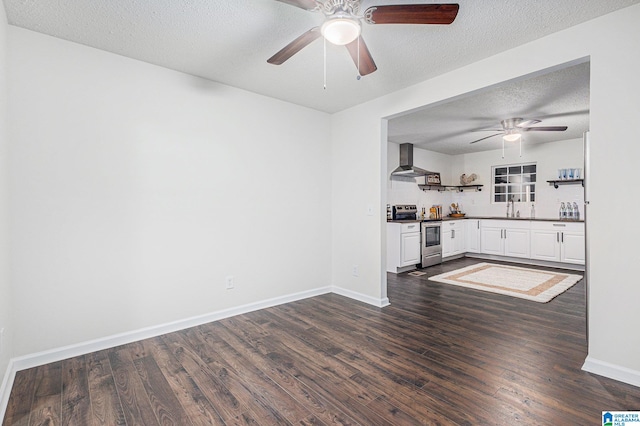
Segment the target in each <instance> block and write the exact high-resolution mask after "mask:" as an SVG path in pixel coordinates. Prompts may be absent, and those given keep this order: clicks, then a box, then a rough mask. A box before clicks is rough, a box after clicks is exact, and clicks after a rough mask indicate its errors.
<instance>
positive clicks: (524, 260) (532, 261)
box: [443, 252, 584, 272]
mask: <svg viewBox="0 0 640 426" xmlns="http://www.w3.org/2000/svg"><path fill="white" fill-rule="evenodd" d="M464 255H465V256H466V257H472V258H474V259H485V260H498V261H502V262H511V263H522V264H523V265H534V266H548V267H549V268H558V269H568V270H570V271H581V272H582V271H584V265H578V264H575V263H565V262H551V261H549V260H538V259H531V258H529V257H526V258H525V257H509V256H498V255H495V254H484V253H471V252H467V253H465V254H464ZM447 260H450V258H448V257H447V258H444V259H443V261H444V262H446V261H447Z"/></svg>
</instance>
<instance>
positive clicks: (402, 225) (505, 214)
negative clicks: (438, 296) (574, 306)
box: [387, 138, 585, 274]
mask: <svg viewBox="0 0 640 426" xmlns="http://www.w3.org/2000/svg"><path fill="white" fill-rule="evenodd" d="M387 158H388V164H387V166H388V167H387V169H388V176H389V180H388V186H387V201H388V207H387V272H391V273H396V274H398V273H402V272H407V271H412V270H415V269H423V268H428V267H430V266H433V265H437V264H440V263H441V262H446V261H448V260H452V259H457V258H460V257H464V256H467V257H477V258H479V259H489V260H502V261H509V262H516V263H523V264H530V265H541V266H549V267H558V268H564V269H574V270H584V268H585V226H584V211H583V210H584V186H583V185H584V179H583V177H584V171H583V165H584V141H583V139H582V138H579V139H571V140H566V141H555V142H552V143H545V144H538V145H535V146H530V147H527V149H526V150H524V151H523V152H522V154H520V150H519V149H518V148H517V147H511V148H509V149H507V150H506V151H505V158H502V155H501V152H500V151H496V150H492V151H482V152H478V153H467V154H461V155H446V154H442V153H438V152H432V151H428V150H425V149H421V148H416V147H414V146H413V145H412V144H397V143H392V142H390V143H388V157H387ZM567 170H570V171H571V172H572V175H571V176H569V175H568V173H567V172H566V171H567ZM563 172H564V173H565V175H564V176H563V175H562V174H563ZM502 173H504V174H505V175H504V176H503V175H502ZM573 173H576V174H578V173H580V177H579V178H578V177H577V176H574V175H573ZM523 181H524V182H523ZM503 187H505V188H506V187H508V189H505V191H509V192H508V194H509V198H510V199H507V197H506V194H507V193H504V194H503V193H502V192H501V191H502V189H503ZM514 191H520V192H514ZM514 194H515V196H514Z"/></svg>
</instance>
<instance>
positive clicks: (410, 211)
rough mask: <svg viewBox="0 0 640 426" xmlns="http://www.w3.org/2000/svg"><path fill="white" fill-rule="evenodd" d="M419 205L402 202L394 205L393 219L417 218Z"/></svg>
mask: <svg viewBox="0 0 640 426" xmlns="http://www.w3.org/2000/svg"><path fill="white" fill-rule="evenodd" d="M417 213H418V207H417V206H416V205H415V204H401V205H396V206H393V207H392V211H391V219H392V220H416V218H417V217H416V214H417Z"/></svg>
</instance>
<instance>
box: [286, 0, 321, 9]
mask: <svg viewBox="0 0 640 426" xmlns="http://www.w3.org/2000/svg"><path fill="white" fill-rule="evenodd" d="M276 1H279V2H281V3H286V4H290V5H291V6H295V7H299V8H301V9H306V10H313V9H315V8H316V7H318V4H317V3H316V2H315V0H276Z"/></svg>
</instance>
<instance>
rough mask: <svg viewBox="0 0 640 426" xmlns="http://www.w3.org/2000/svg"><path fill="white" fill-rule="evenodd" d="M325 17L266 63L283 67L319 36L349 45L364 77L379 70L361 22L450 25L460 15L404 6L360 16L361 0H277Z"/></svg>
mask: <svg viewBox="0 0 640 426" xmlns="http://www.w3.org/2000/svg"><path fill="white" fill-rule="evenodd" d="M277 1H280V2H282V3H287V4H290V5H292V6H296V7H299V8H302V9H306V10H309V11H313V12H322V13H324V15H325V16H326V20H325V22H324V23H323V24H322V26H320V27H314V28H311V29H310V30H309V31H307V32H306V33H304V34H302V35H301V36H300V37H298V38H296V39H295V40H293V41H292V42H291V43H289V44H287V45H286V46H285V47H284V48H282V49H281V50H280V51H279V52H278V53H276V54H275V55H273V56H272V57H271V58H269V59H268V60H267V62H268V63H270V64H274V65H282V64H283V63H284V62H285V61H286V60H287V59H289V58H291V57H292V56H293V55H295V54H296V53H298V52H299V51H300V50H302V49H303V48H304V47H306V46H307V45H309V44H310V43H311V42H313V41H314V40H316V39H317V38H319V37H321V36H322V37H324V38H325V39H326V40H327V41H329V42H330V43H333V44H336V45H339V46H342V45H343V46H346V47H347V50H348V51H349V54H350V55H351V58H352V59H353V62H354V63H355V64H356V67H357V68H358V73H359V75H361V76H364V75H367V74H371V73H372V72H374V71H375V70H376V69H377V66H376V64H375V62H374V61H373V57H372V56H371V53H370V52H369V49H368V48H367V45H366V44H365V42H364V40H362V36H361V35H360V31H361V28H362V27H361V23H362V21H364V22H366V23H367V24H376V25H377V24H443V25H447V24H450V23H452V22H453V21H454V19H456V15H457V14H458V8H459V5H458V4H405V5H382V6H372V7H369V8H368V9H367V10H365V11H364V13H363V14H360V1H361V0H277Z"/></svg>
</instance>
